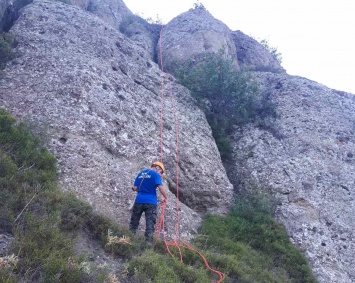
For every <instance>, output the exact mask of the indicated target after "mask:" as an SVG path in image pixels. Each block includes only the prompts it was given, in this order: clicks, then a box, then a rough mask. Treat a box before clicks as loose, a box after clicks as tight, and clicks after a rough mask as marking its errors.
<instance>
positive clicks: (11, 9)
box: [0, 0, 33, 33]
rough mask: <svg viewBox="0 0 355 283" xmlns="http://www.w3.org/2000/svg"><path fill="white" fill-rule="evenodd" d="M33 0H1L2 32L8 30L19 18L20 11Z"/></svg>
mask: <svg viewBox="0 0 355 283" xmlns="http://www.w3.org/2000/svg"><path fill="white" fill-rule="evenodd" d="M32 1H33V0H1V1H0V33H1V32H7V31H9V29H10V28H11V26H12V24H13V23H14V21H16V20H17V18H18V15H19V13H18V11H19V10H20V9H21V8H22V7H24V6H26V5H28V4H30V3H32Z"/></svg>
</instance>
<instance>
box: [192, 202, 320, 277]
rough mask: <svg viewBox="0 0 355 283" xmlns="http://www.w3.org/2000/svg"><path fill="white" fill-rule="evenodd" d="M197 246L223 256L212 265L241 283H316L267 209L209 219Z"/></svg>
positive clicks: (242, 209)
mask: <svg viewBox="0 0 355 283" xmlns="http://www.w3.org/2000/svg"><path fill="white" fill-rule="evenodd" d="M200 234H202V235H205V237H198V238H197V239H196V244H197V245H198V246H200V247H201V248H204V249H212V250H213V251H214V253H217V252H219V253H221V254H222V255H221V256H219V257H218V256H214V257H211V262H212V263H215V265H216V266H217V267H219V268H221V269H222V270H225V271H226V272H227V275H228V277H230V278H231V277H233V276H237V277H238V279H239V280H240V281H238V282H316V279H315V278H314V277H313V275H312V272H311V270H310V268H309V266H308V264H307V261H306V259H305V258H304V256H303V255H302V254H301V252H300V251H299V250H298V249H297V248H296V247H294V246H293V245H292V243H291V242H290V240H289V238H288V236H287V233H286V231H285V229H284V227H283V226H282V225H281V224H279V223H277V222H275V220H273V218H272V217H271V215H270V214H268V213H266V212H265V210H264V208H262V207H261V208H260V207H259V208H258V207H256V209H255V206H253V205H251V204H250V203H246V204H245V205H243V204H242V201H240V202H239V203H238V204H237V205H235V206H234V207H233V208H232V209H231V212H230V214H229V215H228V216H225V217H221V216H214V215H207V216H206V218H205V219H204V221H203V224H202V226H201V230H200Z"/></svg>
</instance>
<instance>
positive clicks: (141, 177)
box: [134, 169, 163, 204]
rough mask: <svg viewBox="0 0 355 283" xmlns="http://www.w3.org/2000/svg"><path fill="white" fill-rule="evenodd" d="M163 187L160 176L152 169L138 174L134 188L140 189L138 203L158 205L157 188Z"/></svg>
mask: <svg viewBox="0 0 355 283" xmlns="http://www.w3.org/2000/svg"><path fill="white" fill-rule="evenodd" d="M159 185H161V186H162V185H163V183H162V181H161V177H160V175H159V174H158V173H157V172H156V171H154V170H151V169H145V170H143V171H141V172H139V173H138V175H137V177H136V180H135V181H134V186H136V187H137V188H138V194H137V196H136V203H148V204H158V200H157V193H156V188H157V187H158V186H159Z"/></svg>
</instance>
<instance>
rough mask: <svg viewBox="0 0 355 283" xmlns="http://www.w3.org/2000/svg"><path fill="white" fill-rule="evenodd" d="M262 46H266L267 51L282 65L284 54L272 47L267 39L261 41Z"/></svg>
mask: <svg viewBox="0 0 355 283" xmlns="http://www.w3.org/2000/svg"><path fill="white" fill-rule="evenodd" d="M260 43H261V45H262V46H264V47H265V48H266V50H267V51H269V52H270V54H271V55H272V57H274V59H275V60H276V61H277V62H278V63H279V64H281V63H282V54H281V53H280V52H279V51H278V50H277V48H276V47H272V46H270V44H269V42H268V41H267V40H266V39H263V40H261V41H260Z"/></svg>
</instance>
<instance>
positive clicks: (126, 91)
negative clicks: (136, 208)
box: [0, 0, 233, 237]
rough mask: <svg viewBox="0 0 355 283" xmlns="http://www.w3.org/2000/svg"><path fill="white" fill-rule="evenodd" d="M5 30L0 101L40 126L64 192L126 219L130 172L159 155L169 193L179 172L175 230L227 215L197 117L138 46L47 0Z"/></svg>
mask: <svg viewBox="0 0 355 283" xmlns="http://www.w3.org/2000/svg"><path fill="white" fill-rule="evenodd" d="M11 32H12V33H13V34H14V35H15V36H16V39H17V41H18V46H17V47H16V51H17V52H19V53H20V54H21V56H20V57H18V58H16V59H15V60H13V61H12V62H9V63H8V65H7V67H6V69H5V70H4V75H3V77H2V78H1V80H0V105H1V106H2V107H5V108H6V109H8V110H9V111H10V113H11V114H13V115H14V116H16V117H18V118H20V119H23V120H25V121H27V122H28V123H29V125H31V127H32V128H33V130H34V131H37V132H42V136H43V137H44V138H45V139H46V140H47V141H48V147H49V149H50V151H51V152H52V153H53V154H54V155H55V156H57V158H58V167H59V170H60V182H61V185H62V188H63V189H64V190H68V191H74V192H76V194H77V195H78V196H80V197H81V198H83V199H85V200H87V201H89V202H90V203H91V204H92V205H93V206H94V208H95V209H96V210H98V211H100V212H103V213H105V214H106V215H108V216H111V217H112V218H113V219H116V220H117V222H120V223H122V224H128V221H129V215H130V212H129V211H128V207H129V205H130V202H131V201H132V200H133V199H134V193H133V192H132V191H131V190H130V188H131V186H132V182H133V180H134V178H135V175H136V174H137V173H138V172H139V171H140V170H141V169H144V168H146V167H148V166H149V165H150V163H151V162H153V161H155V160H158V159H161V157H162V159H163V161H164V163H165V165H166V167H167V176H166V186H167V187H168V189H169V190H170V191H171V192H175V191H176V176H175V172H176V171H178V173H179V176H178V177H179V183H178V186H179V187H178V189H179V193H180V201H181V206H180V209H181V212H180V217H181V233H182V236H184V237H189V236H190V235H191V234H192V233H194V232H195V231H196V228H197V226H198V224H199V222H200V216H199V213H200V212H206V211H211V212H214V213H223V212H226V211H227V209H228V204H229V203H230V202H231V200H232V190H233V187H232V185H231V184H230V182H229V180H228V178H227V176H226V172H225V170H224V169H223V166H222V164H221V160H220V157H219V153H218V150H217V147H216V145H215V142H214V140H213V137H212V134H211V130H210V127H209V126H208V124H207V122H206V119H205V116H204V115H203V113H202V112H201V111H200V110H199V109H198V108H197V107H196V106H195V103H194V101H193V99H192V98H191V97H190V95H189V93H188V91H187V89H185V88H183V87H182V86H180V85H178V84H176V83H175V81H174V78H172V77H170V76H168V75H165V76H162V73H161V72H160V70H159V68H158V67H157V65H156V64H155V63H154V62H153V61H151V60H150V58H149V57H148V56H147V53H146V52H145V50H143V49H142V48H141V47H139V46H137V45H136V44H134V42H132V41H131V40H129V39H128V38H127V37H126V36H124V35H123V34H121V33H120V32H118V31H117V30H116V29H114V28H113V27H111V26H110V25H108V24H106V23H105V22H103V21H102V20H100V19H99V18H98V17H96V16H94V15H92V14H91V13H89V12H85V11H83V10H82V9H79V8H77V7H75V6H71V5H67V4H63V3H61V2H55V1H49V0H36V1H34V2H33V3H32V4H31V5H28V6H26V7H25V8H23V9H22V10H21V14H20V17H19V19H18V20H17V21H16V24H15V25H14V26H13V27H12V28H11ZM162 78H164V87H165V88H164V93H165V99H164V100H163V99H162V95H161V94H162ZM170 88H171V90H172V93H173V94H174V96H173V97H174V99H173V100H172V98H171V97H170V95H169V94H170ZM162 106H163V107H162ZM161 108H163V114H162V116H163V119H162V120H161V118H160V117H161ZM175 121H178V124H177V125H176V123H175ZM161 125H163V127H161ZM176 127H178V129H179V131H178V134H179V135H178V141H179V144H178V149H179V152H178V153H179V155H178V158H179V163H178V166H176V165H175V164H176V163H175V160H176V148H177V145H176V139H177V138H176V132H177V131H176ZM161 136H162V139H161ZM160 148H162V151H161V150H160ZM171 192H170V193H169V195H170V201H169V203H168V208H167V215H166V216H167V218H166V225H167V229H168V232H170V231H175V230H174V225H175V217H176V215H175V211H174V210H175V200H174V198H175V197H174V195H173V193H171ZM169 227H171V230H169V229H170V228H169Z"/></svg>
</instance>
